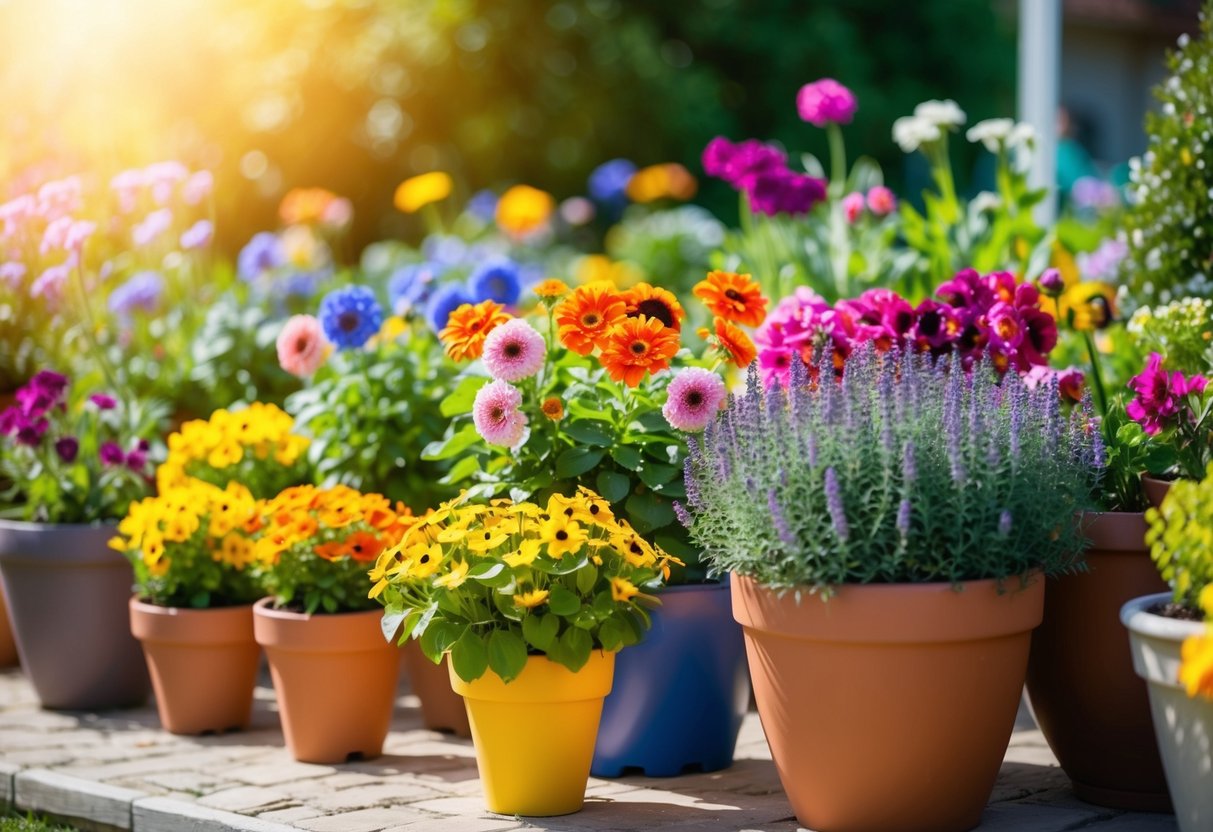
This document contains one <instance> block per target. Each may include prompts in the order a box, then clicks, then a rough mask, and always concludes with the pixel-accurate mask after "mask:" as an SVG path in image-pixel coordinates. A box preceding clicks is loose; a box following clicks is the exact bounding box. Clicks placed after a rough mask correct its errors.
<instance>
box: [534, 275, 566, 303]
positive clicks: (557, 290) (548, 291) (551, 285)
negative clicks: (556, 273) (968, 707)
mask: <svg viewBox="0 0 1213 832" xmlns="http://www.w3.org/2000/svg"><path fill="white" fill-rule="evenodd" d="M531 291H532V292H534V293H535V294H536V295H537V296H538V297H541V298H558V297H562V296H564V295H567V294H568V293H569V286H568V284H567V283H565V282H564V281H563V280H560V279H558V278H555V277H549V278H548V279H547V280H544V281H543V282H541V283H536V284H535V285H534V286H532V287H531Z"/></svg>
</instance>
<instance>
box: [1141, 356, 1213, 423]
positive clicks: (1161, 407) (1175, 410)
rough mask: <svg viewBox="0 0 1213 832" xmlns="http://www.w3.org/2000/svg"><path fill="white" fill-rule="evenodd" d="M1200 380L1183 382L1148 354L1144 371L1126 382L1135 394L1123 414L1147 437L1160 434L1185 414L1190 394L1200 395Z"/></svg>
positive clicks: (1158, 358)
mask: <svg viewBox="0 0 1213 832" xmlns="http://www.w3.org/2000/svg"><path fill="white" fill-rule="evenodd" d="M1207 383H1208V382H1207V380H1206V379H1205V378H1204V377H1203V376H1192V378H1185V377H1184V374H1183V373H1180V372H1178V371H1176V372H1173V373H1168V372H1167V371H1166V370H1165V369H1163V366H1162V356H1161V355H1159V354H1158V353H1156V352H1154V353H1150V357H1149V359H1148V360H1147V361H1146V367H1145V369H1144V370H1142V371H1141V372H1140V373H1138V374H1137V375H1135V376H1133V378H1132V379H1131V380H1130V381H1129V388H1130V389H1131V390H1132V391H1133V392H1134V393H1135V394H1136V395H1135V396H1134V398H1133V401H1131V402H1129V404H1128V406H1127V407H1126V408H1125V412H1126V413H1128V414H1129V418H1130V419H1132V420H1133V421H1135V422H1137V423H1138V424H1140V425H1141V426H1142V427H1143V428H1144V429H1145V431H1146V433H1148V434H1150V435H1154V434H1157V433H1161V432H1162V431H1163V430H1165V429H1167V428H1168V427H1171V426H1172V425H1174V424H1175V423H1176V422H1177V421H1178V420H1179V417H1180V414H1181V413H1182V412H1183V411H1184V410H1187V408H1188V405H1187V402H1186V401H1185V399H1186V398H1187V397H1188V396H1189V395H1191V394H1193V393H1203V392H1204V391H1205V387H1206V385H1207Z"/></svg>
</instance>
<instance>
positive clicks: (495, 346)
mask: <svg viewBox="0 0 1213 832" xmlns="http://www.w3.org/2000/svg"><path fill="white" fill-rule="evenodd" d="M546 354H547V345H546V344H545V343H544V340H543V336H542V335H540V334H539V333H538V332H536V331H535V328H534V327H533V326H531V325H530V324H529V323H527V322H526V321H524V320H523V319H522V318H512V319H511V320H508V321H506V322H505V323H503V324H501V325H500V326H498V327H496V328H494V329H493V331H492V332H490V333H489V334H488V336H487V337H485V339H484V353H483V354H482V356H481V360H482V361H484V366H485V367H486V368H487V369H488V371H489V375H491V376H492V377H493V378H496V379H501V380H502V381H521V380H522V379H524V378H530V377H531V376H533V375H535V373H537V372H539V370H540V369H541V368H542V367H543V359H544V356H545V355H546Z"/></svg>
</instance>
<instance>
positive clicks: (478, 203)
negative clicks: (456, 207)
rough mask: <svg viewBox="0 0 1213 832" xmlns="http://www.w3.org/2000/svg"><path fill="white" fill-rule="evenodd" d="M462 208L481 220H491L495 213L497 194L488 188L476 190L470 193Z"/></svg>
mask: <svg viewBox="0 0 1213 832" xmlns="http://www.w3.org/2000/svg"><path fill="white" fill-rule="evenodd" d="M464 210H465V211H467V212H468V213H469V214H471V215H472V216H473V217H475V218H476V219H478V220H481V221H482V222H492V221H493V217H495V216H496V215H497V194H495V193H493V192H492V191H490V190H489V189H488V188H485V189H484V190H483V191H477V192H476V193H474V194H472V198H471V199H469V200H468V204H467V206H466V207H465V208H464Z"/></svg>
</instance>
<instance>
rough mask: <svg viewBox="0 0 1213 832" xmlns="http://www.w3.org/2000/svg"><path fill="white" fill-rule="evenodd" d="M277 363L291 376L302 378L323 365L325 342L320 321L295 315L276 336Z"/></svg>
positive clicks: (307, 316) (308, 316)
mask: <svg viewBox="0 0 1213 832" xmlns="http://www.w3.org/2000/svg"><path fill="white" fill-rule="evenodd" d="M277 346H278V363H279V364H280V365H281V366H282V369H284V370H286V371H287V372H288V373H290V374H291V375H293V376H298V377H300V378H304V377H306V376H310V375H311V374H312V373H314V372H316V371H317V370H318V369H320V365H321V364H323V363H324V356H325V346H326V344H325V340H324V332H323V330H322V329H321V326H320V321H318V320H316V318H314V317H312V316H311V315H295V316H293V317H292V318H291V319H290V320H288V321H287V322H286V326H284V327H282V332H280V333H279V334H278V345H277Z"/></svg>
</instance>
